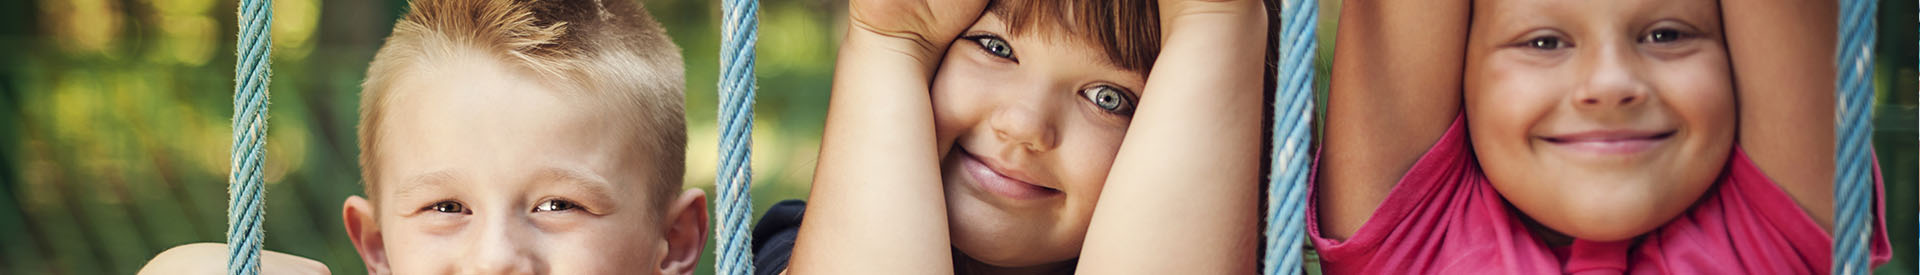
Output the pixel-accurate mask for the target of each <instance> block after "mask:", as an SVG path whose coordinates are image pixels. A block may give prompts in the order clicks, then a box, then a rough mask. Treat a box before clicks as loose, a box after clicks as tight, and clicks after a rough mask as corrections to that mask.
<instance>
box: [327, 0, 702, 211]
mask: <svg viewBox="0 0 1920 275" xmlns="http://www.w3.org/2000/svg"><path fill="white" fill-rule="evenodd" d="M460 51H469V52H478V53H482V54H487V55H492V57H494V58H498V59H499V60H501V61H502V64H507V65H508V66H511V67H513V68H514V69H516V70H518V71H521V72H523V73H529V74H531V75H533V76H536V78H538V79H541V80H543V81H542V82H543V84H547V85H554V86H560V87H561V88H562V89H556V90H567V91H571V92H573V93H570V95H578V96H586V97H592V100H583V101H582V102H595V104H603V105H604V106H595V107H599V108H591V109H590V110H608V111H611V112H614V113H616V114H613V115H608V116H606V117H610V118H614V119H619V120H620V121H619V122H620V123H621V124H623V125H633V127H635V129H633V131H629V133H633V134H634V135H636V136H634V137H632V140H633V141H634V142H636V143H638V144H636V145H639V146H635V149H638V150H641V151H645V152H647V153H649V154H651V155H648V156H646V157H647V159H649V160H652V161H648V162H647V164H648V165H646V167H635V169H657V170H656V171H654V172H655V173H652V174H653V175H658V176H659V178H656V179H648V180H649V181H652V182H651V184H653V185H655V186H653V187H652V188H651V189H652V190H651V191H652V193H653V195H654V197H653V198H655V199H654V200H656V201H660V202H661V203H664V202H665V201H668V200H671V197H667V196H670V195H671V194H673V193H675V192H677V191H679V190H680V188H681V175H682V174H683V173H684V172H685V165H686V144H687V134H686V119H685V117H684V113H685V111H684V106H683V105H685V100H684V98H683V97H684V95H683V93H684V90H685V88H686V78H685V69H684V68H682V64H684V63H682V61H681V58H680V48H679V47H677V46H674V44H673V42H672V41H671V40H668V38H667V35H666V31H665V30H663V29H661V28H660V25H659V23H657V22H654V21H653V18H652V17H651V16H649V15H648V14H647V13H646V11H645V10H642V9H641V8H640V7H639V3H636V2H635V0H414V1H411V2H410V3H409V8H408V11H407V14H406V15H405V16H404V17H402V18H401V19H400V21H399V22H398V23H395V24H394V26H393V34H392V35H390V36H388V37H387V42H386V45H383V46H381V47H380V51H379V52H378V53H376V54H375V55H374V58H373V64H372V65H370V66H368V68H367V80H366V82H365V83H362V84H361V97H360V128H359V135H360V142H359V144H360V168H361V170H360V171H361V172H360V175H361V177H362V178H363V179H364V182H365V183H366V184H365V188H366V194H367V195H368V196H369V197H372V196H374V194H373V193H374V192H373V191H374V190H375V186H374V185H375V184H377V183H376V182H374V181H375V179H377V177H376V176H377V175H378V174H379V173H380V171H379V169H376V167H377V166H376V163H375V162H374V160H375V159H378V157H377V156H378V153H379V152H376V151H375V150H374V147H375V146H374V145H375V144H377V143H378V142H379V141H380V135H379V134H378V131H377V129H378V128H379V127H380V123H381V114H382V113H383V112H384V110H385V109H386V108H387V105H388V104H389V102H388V98H390V97H391V96H392V94H394V93H403V92H404V91H399V90H393V89H391V86H392V85H393V82H394V81H396V80H398V79H402V78H405V77H406V76H407V75H408V73H409V72H412V71H418V70H419V67H420V66H427V65H426V64H431V63H432V62H436V61H440V62H444V61H445V60H441V59H445V57H446V56H450V55H452V54H450V53H452V52H460ZM583 109H585V108H583Z"/></svg>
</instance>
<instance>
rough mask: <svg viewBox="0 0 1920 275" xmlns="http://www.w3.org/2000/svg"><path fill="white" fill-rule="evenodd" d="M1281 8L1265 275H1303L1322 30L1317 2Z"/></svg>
mask: <svg viewBox="0 0 1920 275" xmlns="http://www.w3.org/2000/svg"><path fill="white" fill-rule="evenodd" d="M1285 2H1286V3H1282V4H1281V9H1280V12H1281V14H1282V17H1284V18H1283V19H1281V24H1280V26H1281V29H1280V37H1279V39H1280V41H1275V42H1274V43H1275V44H1278V47H1280V54H1281V56H1280V68H1279V70H1278V72H1277V74H1278V75H1277V76H1276V77H1275V81H1279V83H1276V85H1275V87H1276V88H1275V89H1276V91H1274V93H1275V94H1274V97H1273V98H1274V102H1273V107H1274V108H1276V109H1275V110H1274V111H1273V137H1272V138H1273V155H1272V161H1271V162H1270V163H1272V165H1273V169H1272V174H1271V175H1268V178H1269V180H1268V182H1267V232H1266V235H1267V252H1266V254H1265V255H1266V259H1263V260H1262V261H1263V263H1264V265H1265V268H1266V270H1265V272H1264V273H1265V274H1270V275H1271V274H1299V273H1300V272H1301V266H1302V264H1303V263H1302V257H1303V255H1302V254H1303V253H1305V246H1306V234H1305V233H1304V232H1306V231H1305V228H1306V222H1305V221H1306V219H1305V218H1306V205H1307V175H1308V174H1309V173H1311V171H1309V170H1310V169H1312V163H1311V158H1312V157H1313V156H1312V155H1309V154H1308V153H1307V152H1308V151H1307V150H1308V148H1310V147H1313V146H1312V144H1313V142H1312V140H1313V100H1314V99H1313V96H1314V94H1313V93H1314V90H1313V70H1314V68H1313V58H1314V50H1315V49H1316V48H1318V47H1319V45H1318V41H1315V40H1314V38H1315V37H1314V30H1315V28H1317V27H1318V25H1319V19H1320V18H1319V17H1320V16H1319V14H1320V6H1319V1H1316V0H1291V1H1285Z"/></svg>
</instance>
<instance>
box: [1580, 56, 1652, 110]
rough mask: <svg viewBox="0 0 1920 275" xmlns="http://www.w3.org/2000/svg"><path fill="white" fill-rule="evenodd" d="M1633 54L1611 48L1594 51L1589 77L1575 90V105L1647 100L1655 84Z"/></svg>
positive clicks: (1617, 104) (1593, 106)
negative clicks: (1648, 80) (1652, 83)
mask: <svg viewBox="0 0 1920 275" xmlns="http://www.w3.org/2000/svg"><path fill="white" fill-rule="evenodd" d="M1633 56H1634V55H1633V54H1631V53H1624V52H1619V51H1612V50H1602V52H1601V53H1598V54H1595V55H1594V57H1593V58H1592V59H1590V61H1589V62H1586V63H1587V64H1589V65H1588V68H1587V70H1586V71H1587V72H1588V74H1587V79H1586V80H1587V81H1586V84H1585V85H1582V86H1581V87H1580V88H1579V90H1578V91H1577V92H1575V94H1574V98H1573V100H1574V102H1573V103H1574V106H1578V107H1580V108H1583V109H1605V108H1620V107H1629V106H1635V105H1639V104H1640V103H1641V102H1645V101H1647V97H1648V96H1650V91H1649V90H1651V89H1652V87H1651V86H1650V85H1648V84H1647V82H1646V79H1645V78H1644V77H1642V73H1643V71H1642V70H1641V69H1640V66H1639V65H1638V64H1639V63H1638V62H1637V61H1636V60H1631V58H1632V57H1633Z"/></svg>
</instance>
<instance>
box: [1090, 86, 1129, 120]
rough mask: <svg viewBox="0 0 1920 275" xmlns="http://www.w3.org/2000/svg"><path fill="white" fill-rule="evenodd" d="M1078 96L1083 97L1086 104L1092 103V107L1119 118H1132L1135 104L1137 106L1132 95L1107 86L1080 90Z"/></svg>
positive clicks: (1123, 90)
mask: <svg viewBox="0 0 1920 275" xmlns="http://www.w3.org/2000/svg"><path fill="white" fill-rule="evenodd" d="M1080 95H1081V96H1082V97H1085V98H1086V99H1087V102H1090V103H1092V104H1093V106H1094V107H1099V108H1100V110H1101V111H1106V112H1107V113H1111V114H1114V115H1120V116H1133V109H1134V107H1135V104H1137V103H1135V98H1136V97H1134V96H1133V94H1132V93H1129V92H1127V91H1126V90H1125V89H1122V88H1119V87H1114V86H1113V85H1108V84H1100V85H1094V86H1092V87H1088V88H1086V89H1082V90H1080Z"/></svg>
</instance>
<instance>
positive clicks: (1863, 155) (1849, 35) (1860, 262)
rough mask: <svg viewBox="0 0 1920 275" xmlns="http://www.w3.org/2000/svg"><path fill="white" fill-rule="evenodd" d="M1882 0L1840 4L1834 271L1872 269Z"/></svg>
mask: <svg viewBox="0 0 1920 275" xmlns="http://www.w3.org/2000/svg"><path fill="white" fill-rule="evenodd" d="M1877 9H1879V2H1878V1H1872V0H1847V1H1843V2H1841V4H1840V35H1839V37H1840V42H1839V43H1840V45H1839V54H1838V57H1837V58H1836V61H1835V64H1837V65H1836V66H1837V68H1838V69H1839V77H1838V81H1839V83H1838V84H1836V86H1838V91H1837V93H1836V95H1837V96H1838V97H1839V100H1838V102H1839V103H1838V104H1839V105H1838V106H1837V108H1836V110H1837V113H1838V114H1837V116H1838V118H1837V123H1838V127H1837V128H1836V129H1837V130H1838V131H1836V132H1837V135H1838V139H1836V140H1835V143H1836V144H1835V146H1836V148H1837V150H1835V151H1834V153H1835V156H1834V158H1835V162H1836V163H1838V164H1837V165H1836V168H1835V170H1834V189H1835V190H1834V192H1833V194H1834V197H1835V198H1834V201H1835V202H1836V203H1838V205H1836V207H1835V208H1836V209H1835V211H1836V213H1834V217H1835V221H1834V223H1835V225H1834V228H1835V230H1834V234H1833V255H1834V257H1833V274H1866V273H1869V272H1872V270H1871V268H1872V266H1870V263H1869V260H1870V259H1871V257H1872V255H1871V253H1870V252H1869V251H1868V249H1869V247H1871V246H1870V245H1869V244H1868V242H1869V240H1871V239H1872V238H1871V236H1872V234H1873V229H1872V226H1873V210H1874V208H1873V200H1874V198H1873V188H1874V186H1873V181H1874V174H1873V159H1872V157H1873V155H1872V149H1873V141H1872V140H1871V139H1870V137H1871V135H1872V134H1873V125H1872V115H1873V113H1872V112H1873V109H1872V108H1873V79H1872V78H1873V43H1874V28H1875V25H1874V15H1875V10H1877Z"/></svg>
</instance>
